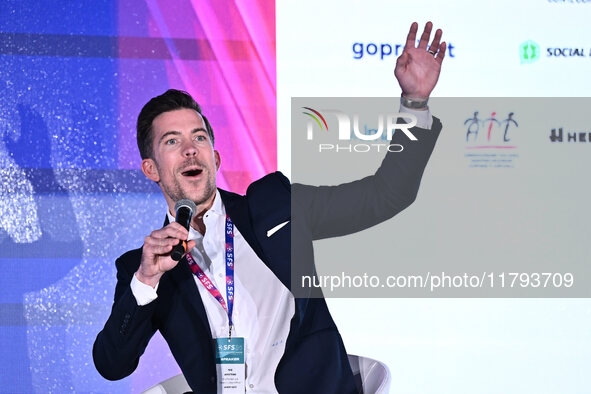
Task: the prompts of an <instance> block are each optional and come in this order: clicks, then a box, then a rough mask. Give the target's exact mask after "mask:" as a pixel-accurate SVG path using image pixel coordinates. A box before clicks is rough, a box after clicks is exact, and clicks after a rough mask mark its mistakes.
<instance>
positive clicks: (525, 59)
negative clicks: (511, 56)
mask: <svg viewBox="0 0 591 394" xmlns="http://www.w3.org/2000/svg"><path fill="white" fill-rule="evenodd" d="M542 53H544V54H545V55H544V57H547V58H551V59H557V58H563V59H576V58H587V57H591V48H585V47H569V46H565V47H547V48H545V50H544V51H542V49H541V48H540V46H539V45H538V44H537V43H536V42H534V41H531V40H528V41H525V42H524V43H522V44H521V45H520V46H519V59H520V61H521V64H531V63H533V62H535V61H537V60H539V59H540V58H541V57H542Z"/></svg>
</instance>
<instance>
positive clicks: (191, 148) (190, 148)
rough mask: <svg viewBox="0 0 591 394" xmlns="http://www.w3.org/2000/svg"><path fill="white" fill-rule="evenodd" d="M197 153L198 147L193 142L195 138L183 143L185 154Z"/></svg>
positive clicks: (194, 154)
mask: <svg viewBox="0 0 591 394" xmlns="http://www.w3.org/2000/svg"><path fill="white" fill-rule="evenodd" d="M197 153H198V151H197V147H196V146H195V144H194V143H193V140H189V141H186V142H184V143H183V156H187V157H189V156H196V155H197Z"/></svg>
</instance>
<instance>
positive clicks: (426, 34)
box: [419, 22, 433, 50]
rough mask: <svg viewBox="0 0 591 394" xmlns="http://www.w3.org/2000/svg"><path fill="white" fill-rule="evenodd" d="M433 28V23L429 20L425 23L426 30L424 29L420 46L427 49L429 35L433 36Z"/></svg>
mask: <svg viewBox="0 0 591 394" xmlns="http://www.w3.org/2000/svg"><path fill="white" fill-rule="evenodd" d="M432 28H433V23H431V22H427V24H426V25H425V30H423V34H422V35H421V40H420V41H419V48H421V49H425V50H427V44H428V43H429V37H430V36H431V29H432Z"/></svg>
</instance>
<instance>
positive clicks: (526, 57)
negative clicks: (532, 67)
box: [519, 40, 541, 64]
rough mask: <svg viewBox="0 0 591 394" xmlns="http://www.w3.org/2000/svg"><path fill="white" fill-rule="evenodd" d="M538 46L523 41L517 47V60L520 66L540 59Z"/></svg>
mask: <svg viewBox="0 0 591 394" xmlns="http://www.w3.org/2000/svg"><path fill="white" fill-rule="evenodd" d="M540 54H541V52H540V46H539V45H538V44H537V43H536V42H534V41H531V40H528V41H525V42H524V43H522V44H521V45H520V46H519V58H520V60H521V64H530V63H533V62H535V61H536V60H538V59H539V58H540Z"/></svg>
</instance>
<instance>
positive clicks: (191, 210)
mask: <svg viewBox="0 0 591 394" xmlns="http://www.w3.org/2000/svg"><path fill="white" fill-rule="evenodd" d="M174 211H175V212H176V218H175V222H177V223H179V224H180V225H181V226H183V227H184V228H186V229H187V230H188V229H189V226H190V225H191V219H192V218H193V215H194V214H195V213H196V212H197V206H196V205H195V203H194V202H193V201H191V200H189V199H188V198H183V199H182V200H179V201H177V202H176V204H174ZM186 247H187V242H186V241H179V243H178V244H176V245H175V246H174V247H173V248H172V252H170V257H172V259H173V260H174V261H179V260H180V259H181V257H183V255H184V254H185V248H186Z"/></svg>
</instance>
